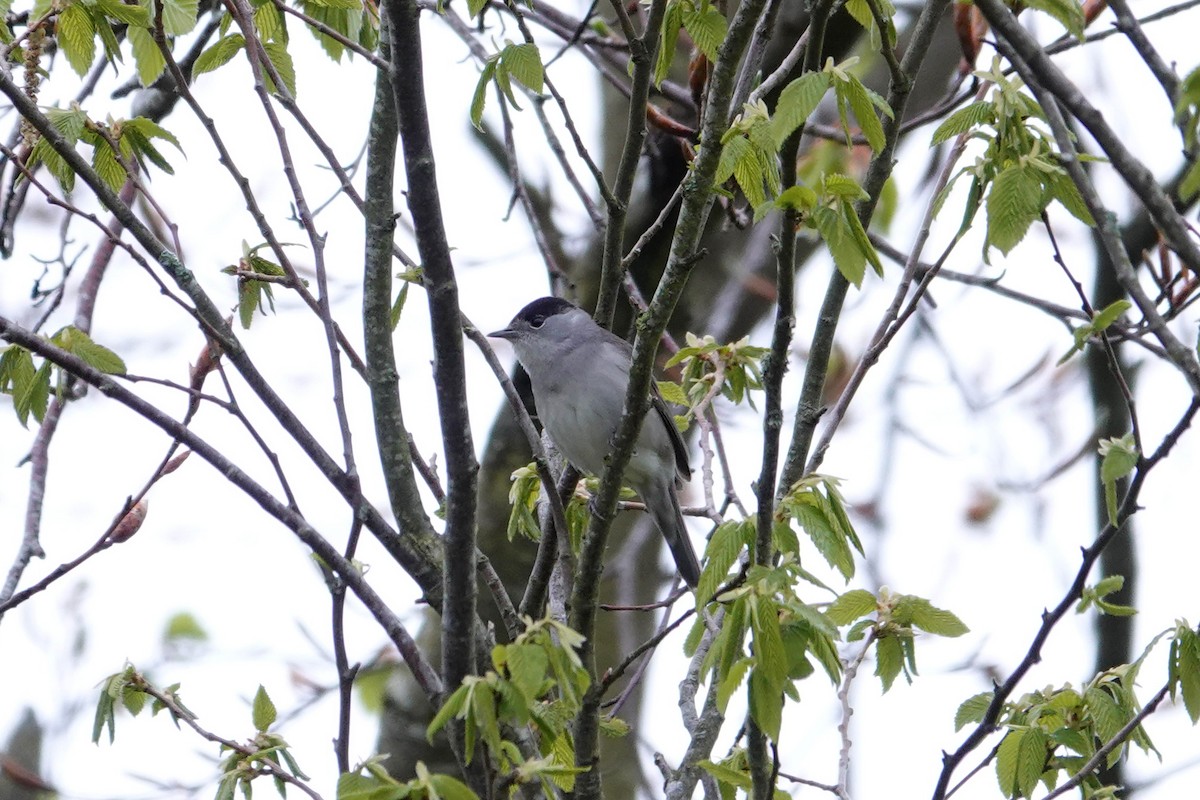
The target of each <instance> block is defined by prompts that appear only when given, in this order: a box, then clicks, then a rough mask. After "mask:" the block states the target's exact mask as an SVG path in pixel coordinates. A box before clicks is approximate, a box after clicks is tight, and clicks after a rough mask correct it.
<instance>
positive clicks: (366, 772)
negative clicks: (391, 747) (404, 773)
mask: <svg viewBox="0 0 1200 800" xmlns="http://www.w3.org/2000/svg"><path fill="white" fill-rule="evenodd" d="M384 758H386V756H375V757H372V758H371V759H368V760H367V761H366V762H364V763H362V764H360V765H358V766H357V767H355V768H354V771H353V772H347V773H345V774H343V775H342V776H341V777H339V778H338V784H337V800H479V796H478V795H476V794H475V792H473V791H471V789H470V787H468V786H467V785H466V784H464V783H463V782H462V781H460V780H458V779H457V778H452V777H450V776H449V775H440V774H436V773H431V772H430V771H429V768H428V767H426V766H425V763H424V762H423V761H418V762H417V768H416V771H417V776H416V777H415V778H413V779H412V780H410V781H408V782H406V783H400V782H399V781H397V780H396V779H395V778H393V777H392V776H391V775H388V773H387V770H386V769H384V768H383V765H382V763H380V762H382V761H383V760H384Z"/></svg>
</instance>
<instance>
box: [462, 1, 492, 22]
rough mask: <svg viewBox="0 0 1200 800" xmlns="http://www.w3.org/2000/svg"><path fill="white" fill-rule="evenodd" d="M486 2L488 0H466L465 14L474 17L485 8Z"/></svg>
mask: <svg viewBox="0 0 1200 800" xmlns="http://www.w3.org/2000/svg"><path fill="white" fill-rule="evenodd" d="M487 4H488V0H467V16H468V17H469V18H471V19H474V18H475V17H477V16H479V14H480V12H482V11H483V10H484V9H485V8H487Z"/></svg>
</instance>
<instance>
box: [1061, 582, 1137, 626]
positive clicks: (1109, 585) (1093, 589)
mask: <svg viewBox="0 0 1200 800" xmlns="http://www.w3.org/2000/svg"><path fill="white" fill-rule="evenodd" d="M1124 586H1125V576H1124V575H1109V576H1108V577H1106V578H1103V579H1102V580H1101V581H1100V582H1099V583H1097V584H1096V585H1095V586H1087V587H1084V590H1083V593H1082V595H1081V596H1080V598H1079V603H1078V604H1076V606H1075V612H1076V613H1077V614H1081V613H1083V612H1084V611H1087V610H1088V609H1089V608H1091V607H1092V606H1093V605H1095V606H1096V608H1097V609H1099V610H1100V612H1101V613H1103V614H1108V615H1109V616H1113V617H1131V616H1133V615H1134V614H1136V613H1137V609H1136V608H1133V607H1131V606H1123V605H1121V604H1120V603H1112V602H1109V601H1108V600H1105V599H1104V598H1105V597H1107V596H1108V595H1110V594H1112V593H1113V592H1119V591H1121V588H1122V587H1124Z"/></svg>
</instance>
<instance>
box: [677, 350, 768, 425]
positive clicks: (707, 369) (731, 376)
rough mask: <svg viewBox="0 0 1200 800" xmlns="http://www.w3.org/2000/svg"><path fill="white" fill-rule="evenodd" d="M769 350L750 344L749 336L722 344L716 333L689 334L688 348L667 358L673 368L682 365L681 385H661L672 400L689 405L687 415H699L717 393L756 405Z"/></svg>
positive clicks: (730, 398)
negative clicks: (755, 399)
mask: <svg viewBox="0 0 1200 800" xmlns="http://www.w3.org/2000/svg"><path fill="white" fill-rule="evenodd" d="M768 352H769V350H768V349H767V348H765V347H756V346H755V345H752V344H750V337H748V336H746V337H743V338H741V339H739V340H738V341H736V342H732V343H729V344H720V343H718V342H717V340H716V339H714V338H713V337H712V336H703V337H700V336H696V335H695V334H693V333H688V334H687V335H686V337H685V340H684V347H681V348H680V349H679V352H677V353H676V354H675V355H673V356H671V358H670V359H669V360H668V361H667V363H666V367H667V368H668V369H669V368H671V367H673V366H676V365H677V364H681V365H682V370H681V371H682V377H681V379H680V380H681V384H680V385H676V384H673V383H669V382H664V383H662V384H660V388H661V389H662V390H663V397H664V399H666V400H667V401H668V402H671V403H675V404H677V405H681V406H685V407H686V408H687V414H686V417H687V418H688V419H691V418H693V417H694V416H695V414H696V411H697V407H698V406H699V405H700V404H701V403H702V402H703V401H704V400H705V398H711V397H713V396H715V395H716V394H717V393H720V395H721V396H722V397H724V398H726V399H727V400H729V401H730V402H732V403H736V404H740V403H741V402H742V401H743V400H745V401H747V402H749V403H750V405H751V407H753V406H754V401H753V399H752V397H751V394H750V393H751V392H754V391H757V390H760V389H762V366H761V363H762V359H763V356H765V355H766V354H767V353H768Z"/></svg>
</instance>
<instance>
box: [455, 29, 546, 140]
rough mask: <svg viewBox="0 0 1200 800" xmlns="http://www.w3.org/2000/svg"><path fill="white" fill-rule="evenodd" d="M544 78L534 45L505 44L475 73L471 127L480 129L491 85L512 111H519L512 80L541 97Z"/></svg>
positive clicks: (540, 61) (540, 56) (543, 71)
mask: <svg viewBox="0 0 1200 800" xmlns="http://www.w3.org/2000/svg"><path fill="white" fill-rule="evenodd" d="M545 78H546V73H545V67H543V66H542V55H541V53H540V52H538V48H537V45H536V44H533V43H532V42H523V43H521V44H515V43H513V42H506V43H505V45H504V47H503V48H502V49H501V50H500V52H499V53H494V54H493V55H491V56H490V57H489V58H488V60H487V61H485V62H484V64H483V69H482V70H481V71H480V73H479V81H478V83H476V84H475V94H474V96H473V97H472V98H471V124H472V125H474V126H475V127H476V128H478V129H480V130H482V129H483V107H484V103H485V102H486V100H487V90H488V86H489V85H490V84H491V83H493V82H494V83H495V84H496V85H497V86H498V87H500V91H501V93H502V94H503V96H504V98H505V99H506V100H507V101H508V102H509V103H510V104H511V105H512V107H513V108H515V109H517V110H520V108H521V104H520V103H518V102H517V98H516V95H514V94H513V86H512V82H513V81H514V80H515V81H516V82H517V83H519V84H521V85H522V86H524V87H525V88H526V89H528V90H529V91H531V92H533V93H534V94H541V93H542V87H543V85H544V83H545Z"/></svg>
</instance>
